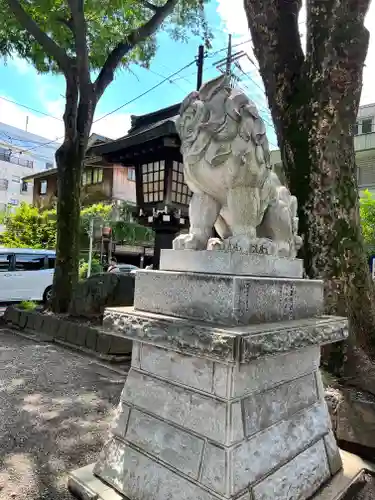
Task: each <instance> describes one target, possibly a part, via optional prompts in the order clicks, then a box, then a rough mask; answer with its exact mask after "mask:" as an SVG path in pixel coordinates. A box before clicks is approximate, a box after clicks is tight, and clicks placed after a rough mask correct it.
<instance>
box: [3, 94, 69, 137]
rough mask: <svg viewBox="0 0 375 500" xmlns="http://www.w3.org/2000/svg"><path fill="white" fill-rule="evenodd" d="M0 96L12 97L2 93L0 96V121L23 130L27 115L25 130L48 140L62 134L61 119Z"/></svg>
mask: <svg viewBox="0 0 375 500" xmlns="http://www.w3.org/2000/svg"><path fill="white" fill-rule="evenodd" d="M2 97H4V98H6V99H12V98H11V97H9V96H7V95H4V94H3V95H1V96H0V122H2V123H6V124H8V125H12V126H13V127H17V128H20V129H22V130H25V129H26V121H27V117H28V124H27V130H28V131H29V132H32V133H33V134H36V135H39V136H41V137H45V138H46V139H49V140H55V139H56V138H58V137H61V136H62V135H63V130H64V129H63V123H62V121H60V120H55V119H53V118H51V117H49V116H43V115H38V114H37V113H34V112H32V111H29V110H27V109H25V108H21V107H20V106H17V105H16V104H13V103H10V102H8V101H5V100H4V99H2Z"/></svg>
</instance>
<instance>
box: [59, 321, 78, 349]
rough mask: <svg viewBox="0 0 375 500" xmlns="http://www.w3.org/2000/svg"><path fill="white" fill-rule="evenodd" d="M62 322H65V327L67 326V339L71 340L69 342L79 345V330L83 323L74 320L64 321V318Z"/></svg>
mask: <svg viewBox="0 0 375 500" xmlns="http://www.w3.org/2000/svg"><path fill="white" fill-rule="evenodd" d="M62 323H65V328H66V337H65V340H66V341H67V342H69V344H73V345H77V344H78V342H77V336H78V331H79V329H80V328H81V325H80V324H79V323H73V322H72V321H64V320H62Z"/></svg>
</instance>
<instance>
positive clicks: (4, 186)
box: [0, 179, 9, 191]
mask: <svg viewBox="0 0 375 500" xmlns="http://www.w3.org/2000/svg"><path fill="white" fill-rule="evenodd" d="M8 184H9V181H8V179H0V191H7V190H8Z"/></svg>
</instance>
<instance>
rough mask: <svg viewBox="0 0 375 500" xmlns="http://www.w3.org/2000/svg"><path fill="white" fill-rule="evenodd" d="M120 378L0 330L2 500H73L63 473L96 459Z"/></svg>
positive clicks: (61, 351)
mask: <svg viewBox="0 0 375 500" xmlns="http://www.w3.org/2000/svg"><path fill="white" fill-rule="evenodd" d="M124 379H125V376H124V375H120V374H118V373H116V372H114V371H112V370H109V369H108V368H106V367H105V366H103V365H101V364H98V363H97V362H96V361H93V360H92V359H90V358H88V357H84V356H81V355H80V354H76V353H73V352H71V351H69V350H66V349H64V348H62V347H59V346H56V345H55V344H49V343H45V342H40V343H38V342H35V341H31V340H28V339H24V338H22V337H20V336H19V335H17V334H15V333H13V332H11V331H10V330H6V329H0V500H13V499H14V500H68V499H69V500H71V499H72V497H71V495H70V494H69V493H68V491H67V489H66V482H67V473H68V472H69V471H71V470H72V469H76V468H77V467H81V466H83V465H87V464H89V463H91V462H93V461H95V459H96V457H97V455H98V452H99V451H100V449H101V447H102V444H103V441H104V440H105V439H106V437H107V432H108V428H109V424H110V422H111V419H112V417H113V413H114V409H115V406H116V405H117V403H118V401H119V397H120V393H121V390H122V387H123V384H124Z"/></svg>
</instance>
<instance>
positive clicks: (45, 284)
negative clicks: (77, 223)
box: [0, 248, 56, 302]
mask: <svg viewBox="0 0 375 500" xmlns="http://www.w3.org/2000/svg"><path fill="white" fill-rule="evenodd" d="M55 261H56V252H55V251H53V250H33V249H28V248H0V302H19V301H22V300H35V301H43V302H48V301H49V300H50V298H51V292H52V282H53V273H54V270H55Z"/></svg>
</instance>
